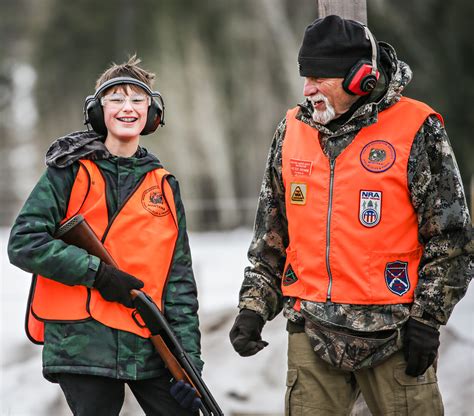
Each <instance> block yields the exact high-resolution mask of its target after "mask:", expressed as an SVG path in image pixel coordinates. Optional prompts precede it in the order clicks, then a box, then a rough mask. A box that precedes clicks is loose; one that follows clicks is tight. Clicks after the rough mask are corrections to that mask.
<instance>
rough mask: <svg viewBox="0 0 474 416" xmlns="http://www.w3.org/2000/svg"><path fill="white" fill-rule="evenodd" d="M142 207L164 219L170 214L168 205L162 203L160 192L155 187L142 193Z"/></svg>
mask: <svg viewBox="0 0 474 416" xmlns="http://www.w3.org/2000/svg"><path fill="white" fill-rule="evenodd" d="M142 206H143V208H145V209H146V210H147V211H148V212H151V213H152V214H153V215H155V216H157V217H164V216H165V215H168V214H169V213H170V209H169V207H168V204H167V203H166V202H165V201H164V199H163V195H162V193H161V190H160V188H159V187H158V186H156V185H155V186H152V187H151V188H148V189H147V190H146V191H144V192H143V194H142Z"/></svg>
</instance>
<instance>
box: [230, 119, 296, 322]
mask: <svg viewBox="0 0 474 416" xmlns="http://www.w3.org/2000/svg"><path fill="white" fill-rule="evenodd" d="M285 132H286V119H283V120H282V121H281V122H280V124H279V125H278V127H277V129H276V132H275V135H274V137H273V142H272V145H271V148H270V152H269V155H268V159H267V165H266V168H265V173H264V176H263V183H262V187H261V190H260V196H259V200H258V208H257V214H256V218H255V227H254V234H253V239H252V242H251V244H250V248H249V251H248V258H249V261H250V263H251V266H249V267H247V268H246V269H245V272H244V281H243V283H242V287H241V289H240V302H239V308H240V309H243V308H245V309H251V310H253V311H255V312H257V313H258V314H260V315H261V316H262V317H263V318H264V319H265V320H271V319H273V318H274V317H275V316H276V315H278V314H279V313H280V311H281V309H282V307H283V295H282V292H281V287H280V284H281V276H282V274H283V269H284V267H285V260H286V247H287V246H288V223H287V218H286V210H285V189H284V185H283V177H282V144H283V139H284V136H285Z"/></svg>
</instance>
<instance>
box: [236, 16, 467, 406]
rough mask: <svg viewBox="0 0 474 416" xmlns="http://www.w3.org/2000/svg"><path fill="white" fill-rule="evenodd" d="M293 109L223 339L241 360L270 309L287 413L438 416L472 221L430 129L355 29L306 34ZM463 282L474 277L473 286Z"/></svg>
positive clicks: (385, 58)
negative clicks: (439, 369) (282, 336)
mask: <svg viewBox="0 0 474 416" xmlns="http://www.w3.org/2000/svg"><path fill="white" fill-rule="evenodd" d="M298 62H299V68H300V75H301V76H302V77H304V79H305V83H304V95H305V97H306V100H305V101H304V102H303V103H302V104H300V105H298V106H297V107H295V108H293V109H291V110H289V111H288V113H287V114H286V117H285V118H284V119H283V120H282V121H281V123H280V124H279V126H278V128H277V130H276V133H275V136H274V140H273V143H272V146H271V149H270V154H269V157H268V162H267V168H266V172H265V176H264V179H263V184H262V190H261V193H260V199H259V206H258V212H257V217H256V222H255V233H254V238H253V241H252V244H251V246H250V250H249V259H250V262H251V264H252V265H251V266H250V267H248V268H246V270H245V278H244V282H243V284H242V288H241V292H240V304H239V308H240V313H239V315H238V316H237V318H236V321H235V324H234V326H233V328H232V330H231V332H230V338H231V342H232V344H233V346H234V348H235V350H236V351H237V352H238V353H239V354H240V355H242V356H249V355H253V354H255V353H257V352H258V351H260V350H261V349H262V348H264V347H265V346H266V345H267V343H266V342H265V341H263V340H262V338H261V331H262V328H263V325H264V323H265V322H266V321H267V320H271V319H273V318H274V317H275V316H276V315H277V314H278V313H279V312H280V311H281V310H282V309H283V310H284V315H285V317H286V318H287V319H288V325H287V330H288V333H289V347H288V377H287V386H288V391H287V395H286V412H287V414H290V413H291V414H292V415H293V414H304V415H310V414H311V415H314V414H317V415H323V414H331V415H347V414H349V413H350V411H351V409H352V407H353V404H354V402H355V400H356V398H357V396H358V395H359V394H360V393H362V394H363V396H364V398H365V400H366V402H367V404H368V406H369V408H370V410H371V412H372V413H373V414H374V415H391V414H410V415H441V414H442V413H443V404H442V400H441V396H440V393H439V389H438V385H437V379H436V370H435V367H434V366H433V364H434V363H435V359H436V357H437V351H438V347H439V331H438V329H439V326H440V325H444V324H446V322H447V320H448V318H449V316H450V314H451V312H452V310H453V308H454V305H455V304H456V303H457V302H458V301H459V300H460V299H461V298H462V296H463V295H464V293H465V291H466V289H467V285H468V283H469V280H470V278H471V275H470V273H471V274H472V248H471V249H469V250H471V252H470V253H469V252H468V248H467V247H468V246H469V247H472V246H471V245H468V243H469V241H470V238H471V229H470V223H471V221H470V218H469V213H468V209H467V206H466V201H465V196H464V191H463V187H462V182H461V178H460V174H459V170H458V167H457V164H456V161H455V158H454V155H453V152H452V149H451V146H450V143H449V140H448V136H447V134H446V131H445V128H444V123H443V119H442V117H441V116H440V115H439V114H437V113H436V111H434V110H433V109H431V108H430V107H429V106H427V105H426V104H423V103H421V102H419V101H415V100H412V99H409V98H405V97H402V95H401V92H402V90H403V88H404V87H405V86H406V84H408V82H409V81H410V79H411V71H410V69H409V67H408V66H407V65H406V64H405V63H404V62H402V61H400V60H398V59H397V57H396V54H395V51H394V49H393V48H392V47H391V46H390V45H388V44H387V43H384V42H377V41H376V40H375V39H374V37H373V35H372V34H371V33H370V31H369V30H368V29H367V28H366V27H365V26H363V25H361V24H360V23H358V22H355V21H351V20H345V19H341V18H340V17H338V16H328V17H326V18H324V19H317V20H316V21H314V22H313V23H312V24H311V25H309V26H308V27H307V28H306V31H305V34H304V38H303V43H302V46H301V49H300V52H299V56H298ZM470 270H471V271H470Z"/></svg>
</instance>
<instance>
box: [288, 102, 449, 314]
mask: <svg viewBox="0 0 474 416" xmlns="http://www.w3.org/2000/svg"><path fill="white" fill-rule="evenodd" d="M297 113H298V108H294V109H292V110H290V111H288V113H287V118H286V135H285V140H284V142H283V149H282V169H283V183H284V186H285V205H286V213H287V217H288V232H289V246H288V248H287V251H286V252H287V259H286V264H285V268H284V272H283V276H282V291H283V294H284V295H285V296H289V297H294V298H296V299H297V303H296V309H298V308H299V304H300V303H299V300H302V299H304V300H310V301H314V302H326V301H332V302H335V303H347V304H397V303H411V302H413V293H414V289H415V287H416V285H417V282H418V266H419V263H420V258H421V255H422V252H423V247H422V245H421V244H420V243H419V241H418V223H417V216H416V213H415V210H414V208H413V205H412V204H411V200H410V193H409V190H408V184H407V167H408V158H409V155H410V150H411V147H412V144H413V140H414V138H415V135H416V133H417V132H418V130H419V129H420V127H421V126H422V124H423V123H424V121H425V120H426V118H427V117H428V116H429V115H431V114H436V113H435V112H434V110H433V109H431V108H430V107H428V106H427V105H425V104H423V103H421V102H418V101H415V100H411V99H408V98H402V99H401V100H400V102H398V103H397V104H395V105H393V106H392V107H390V108H388V109H387V110H384V111H382V112H380V113H379V115H378V117H379V118H378V122H377V123H375V124H372V125H370V126H368V127H365V128H363V129H362V130H361V131H360V132H359V133H358V134H357V136H356V137H355V138H354V140H353V141H352V142H351V143H350V144H349V145H348V146H347V148H346V149H344V150H343V151H342V153H341V154H340V155H339V156H338V157H337V158H336V159H335V160H334V161H332V162H330V160H329V159H328V158H327V157H326V156H325V155H324V153H323V151H322V150H321V146H320V142H319V132H318V131H317V130H316V129H315V128H313V127H310V126H309V125H307V124H305V123H303V122H301V121H299V120H297V119H296V118H295V116H296V114H297ZM436 115H437V116H438V117H439V118H440V120H441V121H442V118H441V116H440V115H438V114H436Z"/></svg>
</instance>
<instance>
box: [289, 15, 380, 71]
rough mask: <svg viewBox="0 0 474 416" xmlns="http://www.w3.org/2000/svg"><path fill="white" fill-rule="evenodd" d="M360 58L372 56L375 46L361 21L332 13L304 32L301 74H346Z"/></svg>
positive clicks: (300, 65)
mask: <svg viewBox="0 0 474 416" xmlns="http://www.w3.org/2000/svg"><path fill="white" fill-rule="evenodd" d="M360 59H367V60H368V61H370V60H371V59H372V47H371V45H370V41H369V39H367V37H366V33H365V30H364V28H363V26H362V25H361V24H360V23H357V22H355V21H353V20H347V19H342V18H341V17H339V16H335V15H330V16H327V17H325V18H323V19H316V20H315V21H314V22H313V23H311V24H310V25H309V26H308V27H307V28H306V30H305V32H304V38H303V44H302V45H301V48H300V51H299V54H298V65H299V69H300V75H301V76H302V77H318V78H319V77H320V78H344V77H345V76H346V74H347V73H348V71H349V69H351V68H352V67H353V66H354V64H355V63H356V62H357V61H359V60H360Z"/></svg>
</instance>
